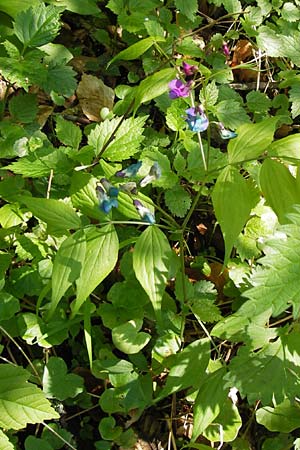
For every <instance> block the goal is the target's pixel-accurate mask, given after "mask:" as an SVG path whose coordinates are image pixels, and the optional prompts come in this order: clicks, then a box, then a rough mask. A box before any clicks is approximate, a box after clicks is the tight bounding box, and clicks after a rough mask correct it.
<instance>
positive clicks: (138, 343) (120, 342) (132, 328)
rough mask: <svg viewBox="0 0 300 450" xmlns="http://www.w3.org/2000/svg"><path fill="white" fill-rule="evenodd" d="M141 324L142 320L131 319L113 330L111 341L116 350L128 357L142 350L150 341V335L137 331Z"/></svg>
mask: <svg viewBox="0 0 300 450" xmlns="http://www.w3.org/2000/svg"><path fill="white" fill-rule="evenodd" d="M142 324H143V321H142V319H133V320H130V321H129V322H126V323H123V324H121V325H119V326H117V327H115V328H113V330H112V340H113V343H114V345H115V346H116V348H117V349H118V350H121V352H123V353H126V354H128V355H131V354H134V353H138V352H139V351H140V350H142V349H143V348H144V347H145V346H146V345H147V344H148V342H149V341H150V339H151V336H150V334H148V333H144V332H143V331H139V330H140V329H141V327H142Z"/></svg>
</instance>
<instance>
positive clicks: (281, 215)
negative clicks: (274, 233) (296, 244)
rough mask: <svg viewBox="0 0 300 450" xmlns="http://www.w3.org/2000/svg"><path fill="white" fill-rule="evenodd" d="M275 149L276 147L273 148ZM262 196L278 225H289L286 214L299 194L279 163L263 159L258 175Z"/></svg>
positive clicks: (285, 168) (296, 200)
mask: <svg viewBox="0 0 300 450" xmlns="http://www.w3.org/2000/svg"><path fill="white" fill-rule="evenodd" d="M275 148H276V147H275ZM259 182H260V187H261V190H262V192H263V195H264V197H265V199H266V201H267V203H268V205H270V206H271V208H272V209H273V211H274V212H275V213H276V215H277V217H278V221H279V222H280V223H282V224H283V223H289V222H290V219H289V218H288V217H287V214H288V213H289V212H291V211H292V208H293V205H295V204H297V203H299V201H300V192H299V188H298V185H297V182H296V178H295V177H293V175H292V174H291V172H290V171H289V169H288V168H287V167H286V166H285V165H284V164H282V163H281V162H279V161H276V160H273V159H265V161H264V162H263V164H262V166H261V169H260V173H259Z"/></svg>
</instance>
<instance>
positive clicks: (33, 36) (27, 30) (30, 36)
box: [14, 3, 60, 48]
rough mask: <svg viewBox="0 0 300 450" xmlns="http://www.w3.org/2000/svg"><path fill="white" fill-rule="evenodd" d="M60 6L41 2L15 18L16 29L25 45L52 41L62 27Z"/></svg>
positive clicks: (30, 45)
mask: <svg viewBox="0 0 300 450" xmlns="http://www.w3.org/2000/svg"><path fill="white" fill-rule="evenodd" d="M59 12H60V10H59V9H58V8H55V7H54V6H51V5H50V6H45V5H44V3H40V4H39V5H38V6H35V7H31V8H29V9H27V10H26V11H21V12H20V13H19V14H18V15H17V16H16V18H15V23H14V31H15V34H16V36H17V38H18V39H19V40H20V41H21V42H22V44H24V47H25V48H27V47H39V46H41V45H44V44H47V43H48V42H51V41H52V40H53V39H54V38H55V37H56V36H57V34H58V32H59V29H60V20H59Z"/></svg>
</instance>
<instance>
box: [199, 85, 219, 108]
mask: <svg viewBox="0 0 300 450" xmlns="http://www.w3.org/2000/svg"><path fill="white" fill-rule="evenodd" d="M218 97H219V89H218V87H217V85H216V82H215V81H212V82H210V83H208V84H207V85H206V86H203V88H202V89H201V91H200V95H199V99H200V102H201V103H203V104H204V107H205V109H207V108H210V107H211V106H214V105H215V104H216V103H217V101H218Z"/></svg>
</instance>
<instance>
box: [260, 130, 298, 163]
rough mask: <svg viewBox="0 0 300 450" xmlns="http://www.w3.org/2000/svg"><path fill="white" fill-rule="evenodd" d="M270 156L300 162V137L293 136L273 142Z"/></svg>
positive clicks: (269, 150)
mask: <svg viewBox="0 0 300 450" xmlns="http://www.w3.org/2000/svg"><path fill="white" fill-rule="evenodd" d="M268 154H269V156H275V157H280V158H283V159H285V158H286V159H292V160H293V159H296V160H300V136H299V135H298V134H291V135H290V136H287V137H285V138H282V139H278V140H277V141H274V142H272V144H271V145H270V146H269V148H268Z"/></svg>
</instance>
